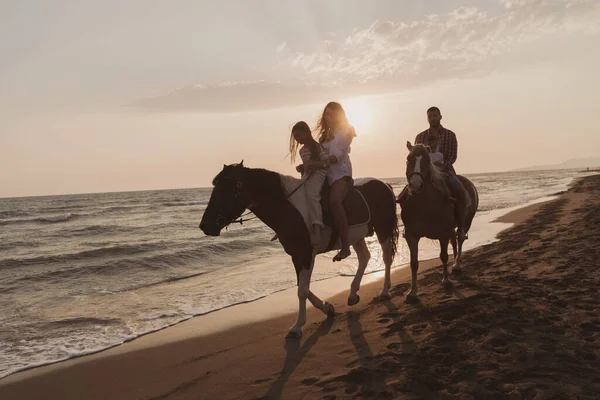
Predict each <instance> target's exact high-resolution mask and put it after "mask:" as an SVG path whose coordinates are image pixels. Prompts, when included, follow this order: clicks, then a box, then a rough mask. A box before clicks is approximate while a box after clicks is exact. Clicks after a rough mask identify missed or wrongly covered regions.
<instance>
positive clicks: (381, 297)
mask: <svg viewBox="0 0 600 400" xmlns="http://www.w3.org/2000/svg"><path fill="white" fill-rule="evenodd" d="M391 299H392V295H391V294H389V293H380V294H379V295H377V297H375V300H376V301H388V300H391Z"/></svg>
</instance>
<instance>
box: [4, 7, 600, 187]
mask: <svg viewBox="0 0 600 400" xmlns="http://www.w3.org/2000/svg"><path fill="white" fill-rule="evenodd" d="M599 43H600V1H591V0H568V1H564V0H545V1H544V0H512V1H511V0H484V1H454V0H437V1H419V2H416V1H409V0H389V1H368V2H367V1H360V0H335V1H326V0H315V1H312V0H311V1H298V0H256V1H244V0H239V1H227V0H221V1H218V2H216V1H197V0H195V1H192V0H189V1H180V0H173V1H169V2H166V1H150V0H144V1H142V0H128V1H121V0H119V1H117V0H102V1H100V0H95V1H86V0H54V1H51V2H50V1H42V0H38V1H33V0H14V1H12V0H8V1H2V2H0V54H1V57H2V62H1V63H0V121H1V122H0V197H6V196H22V195H44V194H60V193H81V192H103V191H121V190H140V189H162V188H182V187H199V186H208V185H209V183H210V180H211V179H212V177H213V176H214V175H215V174H216V173H217V172H219V170H220V169H221V167H222V165H223V164H224V163H227V164H229V163H233V162H239V161H240V160H241V159H244V160H245V164H246V165H248V166H252V167H265V168H268V169H272V170H275V171H278V172H282V173H286V174H293V173H295V172H294V171H293V168H292V167H291V166H290V164H289V160H287V159H285V156H286V148H287V143H288V140H289V128H290V127H291V125H293V124H294V123H295V122H296V121H298V120H306V121H307V122H309V124H310V125H311V126H312V125H314V122H315V121H316V119H317V117H318V115H319V113H320V111H321V110H322V108H323V106H324V105H325V103H326V102H327V101H330V100H338V101H340V102H341V103H342V104H343V105H344V106H345V107H346V109H347V112H348V116H349V117H350V120H351V122H352V123H353V124H354V125H355V126H356V128H357V134H358V136H357V137H356V139H355V140H354V143H353V146H352V153H351V158H352V161H353V164H354V171H355V177H361V176H376V177H393V176H402V175H403V174H404V160H405V156H406V148H405V142H406V140H411V141H412V140H414V138H415V136H416V134H417V133H418V132H420V131H422V130H424V129H425V128H427V121H426V115H425V111H426V109H427V108H428V107H429V106H431V105H437V106H438V107H440V108H441V110H442V115H443V120H442V123H443V124H444V125H445V126H446V127H447V128H449V129H452V130H453V131H454V132H456V134H457V137H458V140H459V158H458V161H457V163H456V165H455V166H456V169H457V171H458V172H459V173H461V172H462V173H470V172H488V171H503V170H508V169H513V168H518V167H524V166H530V165H536V164H552V163H559V162H562V161H564V160H566V159H569V158H575V157H589V156H598V155H599V154H600V129H599V128H598V124H597V122H596V119H597V118H598V116H599V115H600V101H599V99H600V96H599V93H600V77H599V72H598V71H599V65H600V44H599Z"/></svg>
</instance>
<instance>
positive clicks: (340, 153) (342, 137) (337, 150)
mask: <svg viewBox="0 0 600 400" xmlns="http://www.w3.org/2000/svg"><path fill="white" fill-rule="evenodd" d="M353 129H354V128H353V127H350V129H348V130H338V131H336V132H334V133H333V139H332V140H331V141H329V142H325V143H323V147H324V148H325V150H327V152H328V153H329V155H330V156H335V158H337V162H336V163H335V164H331V166H330V167H329V169H328V170H327V181H328V182H329V184H330V185H331V184H332V183H333V182H335V181H337V180H339V179H342V178H343V177H345V176H349V177H352V163H351V162H350V156H349V154H350V150H351V149H350V144H351V143H352V139H353V138H354V137H353V135H352V134H351V132H352V131H353Z"/></svg>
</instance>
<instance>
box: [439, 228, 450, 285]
mask: <svg viewBox="0 0 600 400" xmlns="http://www.w3.org/2000/svg"><path fill="white" fill-rule="evenodd" d="M440 260H442V266H443V268H444V271H443V278H442V285H444V286H446V287H448V286H450V285H452V283H451V282H450V278H448V238H445V239H440Z"/></svg>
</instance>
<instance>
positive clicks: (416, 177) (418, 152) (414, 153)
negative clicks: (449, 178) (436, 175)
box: [406, 142, 431, 196]
mask: <svg viewBox="0 0 600 400" xmlns="http://www.w3.org/2000/svg"><path fill="white" fill-rule="evenodd" d="M406 147H407V148H408V157H407V158H406V179H407V180H408V193H409V194H410V195H411V196H417V195H419V193H421V190H423V187H424V186H425V181H426V180H428V179H429V176H430V174H431V161H430V159H429V152H428V151H427V147H425V146H423V145H421V144H416V145H414V146H413V145H412V144H411V143H410V142H406Z"/></svg>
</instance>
